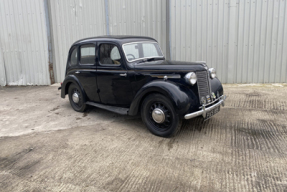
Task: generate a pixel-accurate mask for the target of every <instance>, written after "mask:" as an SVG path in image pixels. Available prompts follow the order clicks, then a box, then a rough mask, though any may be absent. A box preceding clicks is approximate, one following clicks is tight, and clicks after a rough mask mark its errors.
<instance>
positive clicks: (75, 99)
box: [68, 84, 87, 112]
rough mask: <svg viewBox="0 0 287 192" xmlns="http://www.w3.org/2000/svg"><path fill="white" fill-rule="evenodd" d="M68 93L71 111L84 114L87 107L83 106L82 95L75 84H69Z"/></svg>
mask: <svg viewBox="0 0 287 192" xmlns="http://www.w3.org/2000/svg"><path fill="white" fill-rule="evenodd" d="M68 93H69V100H70V104H71V106H72V107H73V109H74V110H75V111H78V112H84V111H85V110H86V109H87V105H86V104H85V101H84V94H83V91H82V90H81V89H80V87H79V86H78V85H76V84H71V85H70V86H69V92H68Z"/></svg>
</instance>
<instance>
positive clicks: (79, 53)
mask: <svg viewBox="0 0 287 192" xmlns="http://www.w3.org/2000/svg"><path fill="white" fill-rule="evenodd" d="M85 45H93V46H94V47H95V60H94V63H93V64H81V56H82V55H81V47H82V46H85ZM78 55H79V57H78V65H79V66H95V65H96V63H97V44H95V43H93V42H86V43H82V44H80V45H78Z"/></svg>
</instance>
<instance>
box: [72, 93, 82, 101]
mask: <svg viewBox="0 0 287 192" xmlns="http://www.w3.org/2000/svg"><path fill="white" fill-rule="evenodd" d="M72 99H73V102H74V103H79V100H80V98H79V95H78V93H74V94H73V96H72Z"/></svg>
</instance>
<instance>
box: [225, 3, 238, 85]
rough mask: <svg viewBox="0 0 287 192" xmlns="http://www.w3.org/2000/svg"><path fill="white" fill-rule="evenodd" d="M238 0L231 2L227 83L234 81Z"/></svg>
mask: <svg viewBox="0 0 287 192" xmlns="http://www.w3.org/2000/svg"><path fill="white" fill-rule="evenodd" d="M235 19H236V0H230V2H229V32H228V33H229V38H228V63H227V65H228V66H227V83H234V62H235V51H236V36H235V34H236V31H235V30H236V22H235Z"/></svg>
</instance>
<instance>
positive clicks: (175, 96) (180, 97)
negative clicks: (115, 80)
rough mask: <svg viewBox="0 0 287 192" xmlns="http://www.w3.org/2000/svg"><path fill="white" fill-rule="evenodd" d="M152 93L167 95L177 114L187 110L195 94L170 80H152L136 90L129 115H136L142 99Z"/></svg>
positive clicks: (181, 114) (180, 114) (182, 113)
mask: <svg viewBox="0 0 287 192" xmlns="http://www.w3.org/2000/svg"><path fill="white" fill-rule="evenodd" d="M154 93H158V94H162V95H164V96H166V97H168V98H169V99H170V101H171V102H172V104H173V106H174V108H175V110H176V113H177V114H178V115H179V116H183V115H184V114H185V113H186V112H187V111H188V110H189V108H190V105H192V104H193V103H195V101H194V99H196V98H194V96H195V95H194V94H190V90H189V89H187V88H186V87H184V86H182V85H179V84H176V83H174V82H171V81H160V80H159V81H153V82H150V83H148V84H146V85H144V86H143V87H142V88H141V89H140V90H139V91H138V92H137V94H136V96H135V98H134V99H133V101H132V103H131V106H130V109H129V115H137V114H138V113H139V111H140V107H141V105H142V103H143V101H144V99H145V98H146V97H147V96H148V95H150V94H154ZM193 95H194V96H193Z"/></svg>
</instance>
